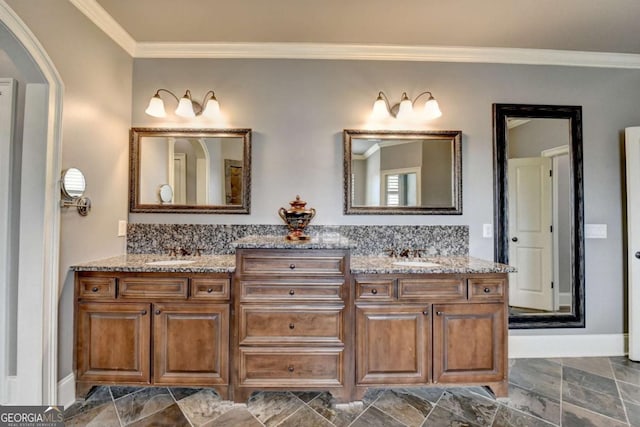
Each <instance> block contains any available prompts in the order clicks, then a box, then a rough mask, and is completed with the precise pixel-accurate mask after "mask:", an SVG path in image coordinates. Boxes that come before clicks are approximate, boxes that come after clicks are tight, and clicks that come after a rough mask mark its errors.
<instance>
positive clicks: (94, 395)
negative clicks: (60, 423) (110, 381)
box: [63, 387, 113, 420]
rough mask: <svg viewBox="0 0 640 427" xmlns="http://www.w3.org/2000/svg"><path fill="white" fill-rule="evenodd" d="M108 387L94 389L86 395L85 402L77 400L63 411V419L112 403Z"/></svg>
mask: <svg viewBox="0 0 640 427" xmlns="http://www.w3.org/2000/svg"><path fill="white" fill-rule="evenodd" d="M112 402H113V399H112V398H111V393H110V391H109V387H95V388H93V389H92V390H91V391H90V392H89V393H88V394H87V398H86V399H85V400H79V401H77V402H75V403H74V404H73V405H71V406H69V407H68V408H67V409H66V410H65V411H64V414H63V415H64V419H65V420H66V419H69V418H73V417H75V416H77V415H79V414H81V413H84V412H89V411H91V410H93V409H95V408H97V407H100V406H103V405H104V404H106V403H112Z"/></svg>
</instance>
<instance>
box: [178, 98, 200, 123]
mask: <svg viewBox="0 0 640 427" xmlns="http://www.w3.org/2000/svg"><path fill="white" fill-rule="evenodd" d="M176 114H177V115H178V116H180V117H189V118H192V117H195V116H196V113H195V111H193V103H192V102H191V100H190V99H189V98H187V96H186V95H185V96H183V97H182V98H180V102H179V103H178V108H176Z"/></svg>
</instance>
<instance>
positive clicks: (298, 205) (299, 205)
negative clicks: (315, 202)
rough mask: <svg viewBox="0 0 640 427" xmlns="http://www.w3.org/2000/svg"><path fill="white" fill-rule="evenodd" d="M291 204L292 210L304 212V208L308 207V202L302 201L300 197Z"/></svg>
mask: <svg viewBox="0 0 640 427" xmlns="http://www.w3.org/2000/svg"><path fill="white" fill-rule="evenodd" d="M289 204H290V205H291V209H292V210H294V211H302V210H304V207H305V206H306V205H307V202H305V201H304V200H300V196H296V199H295V200H293V201H291V202H289Z"/></svg>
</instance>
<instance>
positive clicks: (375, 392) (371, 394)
mask: <svg viewBox="0 0 640 427" xmlns="http://www.w3.org/2000/svg"><path fill="white" fill-rule="evenodd" d="M387 390H388V389H387V388H370V389H368V390H367V391H366V392H365V394H364V396H363V397H362V403H363V404H364V406H369V405H371V404H372V403H373V402H375V401H376V399H378V397H380V395H381V394H383V393H384V392H385V391H387Z"/></svg>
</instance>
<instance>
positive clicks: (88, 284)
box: [78, 277, 116, 299]
mask: <svg viewBox="0 0 640 427" xmlns="http://www.w3.org/2000/svg"><path fill="white" fill-rule="evenodd" d="M78 295H79V297H80V298H83V299H112V298H115V297H116V278H115V277H79V278H78Z"/></svg>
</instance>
